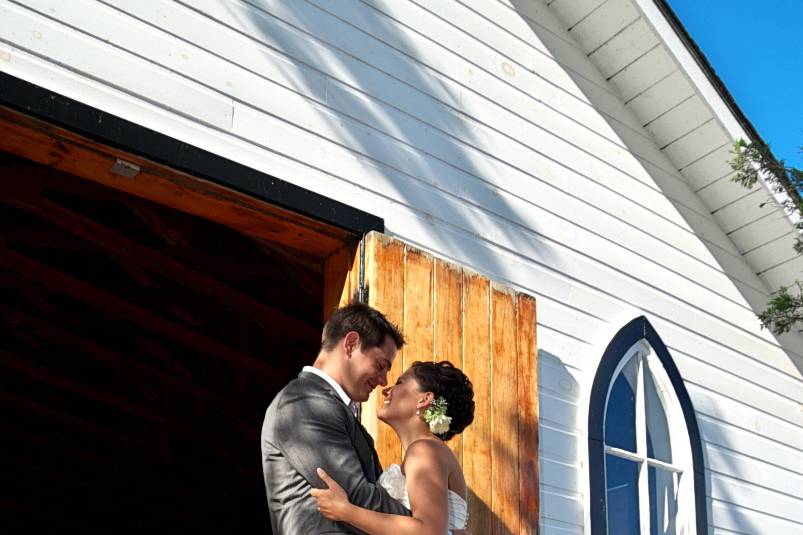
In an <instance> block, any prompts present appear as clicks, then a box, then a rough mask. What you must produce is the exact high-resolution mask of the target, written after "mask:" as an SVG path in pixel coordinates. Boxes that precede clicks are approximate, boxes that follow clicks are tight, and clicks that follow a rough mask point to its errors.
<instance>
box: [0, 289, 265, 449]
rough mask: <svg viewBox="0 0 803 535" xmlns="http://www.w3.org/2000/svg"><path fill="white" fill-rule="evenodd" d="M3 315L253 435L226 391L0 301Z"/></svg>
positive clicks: (119, 372)
mask: <svg viewBox="0 0 803 535" xmlns="http://www.w3.org/2000/svg"><path fill="white" fill-rule="evenodd" d="M2 318H5V319H6V320H7V321H9V322H12V323H13V324H14V325H15V326H17V327H19V328H20V330H24V331H26V332H29V333H31V334H33V335H35V336H39V337H41V338H44V339H46V340H50V341H51V342H52V343H53V344H54V345H56V346H57V347H65V348H72V349H74V350H76V351H77V352H78V354H80V355H85V356H87V357H88V358H91V359H93V360H94V361H96V362H99V363H101V364H103V365H105V366H108V367H109V368H111V369H113V370H114V371H115V372H117V373H118V374H120V375H122V376H125V377H129V378H135V379H137V380H139V381H142V382H143V383H150V384H153V383H158V384H159V385H161V386H162V387H169V388H171V389H174V390H176V391H179V392H181V393H183V394H185V395H189V396H191V397H194V398H198V399H200V400H201V401H203V402H204V403H206V404H209V405H211V406H213V407H214V408H216V409H217V410H219V411H221V412H223V413H225V414H226V415H227V417H228V418H229V419H230V421H231V423H232V424H234V425H236V426H237V427H239V429H240V431H241V432H242V433H243V434H244V435H246V436H251V435H253V434H254V433H255V432H256V430H257V428H256V426H255V425H254V423H253V422H249V421H247V420H244V419H243V417H242V413H243V409H242V407H241V406H240V405H238V404H236V403H234V402H233V401H231V399H230V398H229V397H226V396H225V395H222V394H218V393H216V392H213V391H211V390H209V389H208V388H205V387H203V386H201V385H199V384H197V383H194V382H192V381H190V380H187V379H186V378H181V377H177V376H175V375H173V374H171V373H168V372H165V371H162V370H160V369H159V368H156V367H154V366H151V365H149V364H145V363H143V362H140V361H138V360H136V359H133V358H131V357H128V356H126V355H123V354H122V353H118V352H116V351H113V350H111V349H109V348H107V347H105V346H103V345H101V344H98V343H97V342H94V341H92V340H89V339H87V338H83V337H81V336H78V335H76V334H74V333H70V332H68V331H66V330H64V329H61V328H59V327H55V326H53V325H50V324H48V323H47V322H45V321H43V320H40V319H37V318H35V317H33V316H31V315H29V314H26V313H25V312H21V311H19V310H14V309H12V308H10V307H7V306H4V305H2V304H0V319H2Z"/></svg>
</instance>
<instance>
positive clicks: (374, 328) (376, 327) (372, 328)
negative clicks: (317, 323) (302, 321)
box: [321, 302, 404, 351]
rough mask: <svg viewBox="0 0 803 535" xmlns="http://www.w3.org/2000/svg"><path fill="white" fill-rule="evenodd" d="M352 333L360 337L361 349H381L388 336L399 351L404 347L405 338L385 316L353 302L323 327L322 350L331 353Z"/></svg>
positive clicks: (336, 312)
mask: <svg viewBox="0 0 803 535" xmlns="http://www.w3.org/2000/svg"><path fill="white" fill-rule="evenodd" d="M350 331H355V332H356V333H357V334H359V335H360V349H370V348H372V347H379V346H381V345H382V344H383V343H384V342H385V337H386V336H390V338H391V339H392V340H393V341H394V342H395V343H396V348H397V349H401V348H402V346H403V345H404V336H403V335H402V333H401V332H400V331H399V329H398V327H396V326H395V325H393V324H392V323H391V322H390V321H388V319H387V318H386V317H385V316H384V314H382V313H381V312H380V311H378V310H377V309H375V308H373V307H370V306H368V305H366V304H364V303H357V302H352V303H349V304H348V305H346V306H344V307H341V308H338V309H337V310H335V311H334V312H333V313H332V315H331V317H330V318H329V321H327V322H326V325H324V326H323V335H322V336H321V349H322V350H324V351H331V350H332V349H334V348H335V346H336V345H337V343H338V342H339V341H340V340H342V339H343V337H344V336H346V334H347V333H349V332H350Z"/></svg>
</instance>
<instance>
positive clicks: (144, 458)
mask: <svg viewBox="0 0 803 535" xmlns="http://www.w3.org/2000/svg"><path fill="white" fill-rule="evenodd" d="M0 435H2V436H4V437H6V438H7V440H8V441H13V442H22V443H24V444H25V445H26V446H28V447H30V448H31V449H34V450H36V449H39V450H44V451H42V452H41V453H43V454H45V455H46V456H47V457H57V458H61V457H66V458H67V459H68V460H70V461H74V460H78V461H79V462H82V463H85V465H88V466H78V467H77V471H78V472H79V475H81V476H84V477H88V476H91V475H92V474H91V473H90V472H89V471H88V470H85V468H87V467H97V468H98V469H99V470H100V471H101V474H99V475H100V477H101V478H102V479H109V478H116V476H115V475H114V474H115V473H116V471H117V469H118V468H119V466H120V465H119V462H120V460H122V459H125V462H126V464H127V466H128V467H129V468H130V469H129V470H127V471H126V475H125V477H126V478H128V479H134V480H139V481H140V482H141V483H142V484H144V485H146V486H148V487H150V488H151V489H152V492H158V493H159V494H162V495H163V497H164V498H170V497H171V495H173V494H175V493H178V494H180V495H183V496H184V497H187V498H193V499H196V500H198V499H202V500H203V499H204V497H205V495H204V493H203V492H199V489H198V488H197V487H196V484H197V483H198V482H203V483H206V484H207V485H208V484H210V483H211V484H214V483H213V482H211V481H203V478H192V476H193V475H195V476H197V475H199V474H204V473H206V474H210V475H211V474H212V472H211V471H209V470H208V467H199V466H197V465H195V464H192V463H188V462H178V463H177V462H175V461H172V462H168V463H166V462H165V460H164V459H161V458H158V457H156V456H154V455H153V452H152V451H149V450H147V449H145V450H142V449H141V448H140V449H137V450H128V449H123V450H122V451H120V450H118V449H114V450H107V451H113V453H115V454H116V457H115V456H114V455H113V456H111V457H99V456H97V455H92V454H90V453H88V452H87V451H86V450H83V449H77V448H74V447H70V446H66V445H64V444H63V443H58V444H57V445H56V444H54V442H53V438H52V436H45V435H41V434H38V433H31V432H29V431H26V430H22V429H16V428H13V427H10V426H7V425H3V424H0ZM74 464H76V463H73V462H71V463H70V466H71V467H72V466H73V465H74ZM37 467H38V468H39V469H43V468H44V470H45V474H43V475H47V474H48V473H50V472H51V471H52V466H50V465H49V466H47V467H43V466H42V463H37ZM169 467H173V468H178V469H179V470H181V471H182V473H183V475H185V476H187V477H188V479H187V480H176V479H175V478H166V477H165V470H166V469H168V468H169ZM60 475H63V476H66V477H68V478H72V477H74V476H73V475H70V474H68V473H62V474H60ZM190 478H192V479H190ZM182 483H184V484H182ZM203 490H205V491H207V492H208V491H214V490H215V489H212V488H206V489H203ZM101 491H102V490H101ZM164 491H167V493H165V492H164ZM164 494H167V496H164ZM206 497H207V498H208V500H206V501H209V502H210V503H211V502H212V501H217V500H220V499H226V498H227V496H225V495H223V496H220V495H217V493H216V494H215V495H214V496H209V495H206ZM230 503H231V504H232V505H233V504H234V503H235V502H234V501H233V500H232V501H230Z"/></svg>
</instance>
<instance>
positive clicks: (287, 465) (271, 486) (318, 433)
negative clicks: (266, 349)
mask: <svg viewBox="0 0 803 535" xmlns="http://www.w3.org/2000/svg"><path fill="white" fill-rule="evenodd" d="M318 467H321V468H323V469H324V470H326V471H327V472H328V473H329V475H331V476H332V477H333V478H334V480H335V481H337V482H338V483H339V484H340V486H342V487H343V488H344V489H345V491H346V493H347V494H348V496H349V501H351V503H354V504H356V505H359V506H361V507H365V508H367V509H373V510H375V511H382V512H385V513H394V514H401V515H409V514H410V511H408V510H407V509H406V508H405V507H404V506H402V505H401V504H400V503H399V502H397V501H396V500H394V499H393V498H391V497H390V495H389V494H388V493H387V492H386V491H385V489H383V488H382V487H380V486H379V485H377V484H376V482H377V479H378V478H379V474H380V473H381V472H382V468H381V467H380V465H379V458H378V457H377V454H376V450H375V449H374V445H373V440H372V439H371V436H370V435H369V434H368V432H367V431H366V430H365V428H364V427H363V426H362V425H361V424H360V423H359V422H358V421H357V420H356V419H355V418H354V415H353V414H351V411H350V410H349V408H348V407H347V406H346V405H345V404H344V403H343V400H341V399H340V397H339V396H338V395H337V392H335V391H334V389H333V388H332V387H331V386H330V385H329V384H327V383H326V381H324V380H323V379H321V378H320V377H318V376H316V375H314V374H312V373H307V372H301V374H299V376H298V378H296V379H294V380H292V381H290V383H289V384H288V385H287V386H285V387H284V388H283V389H282V390H281V392H279V393H278V394H277V395H276V397H275V398H274V399H273V401H272V402H271V404H270V406H269V407H268V410H267V411H266V413H265V421H264V423H263V424H262V472H263V475H264V477H265V490H266V492H267V496H268V509H269V511H270V521H271V527H272V528H273V534H274V535H301V534H303V535H307V534H315V533H362V531H360V530H358V529H356V528H354V527H352V526H350V525H349V524H345V523H341V522H332V521H330V520H327V519H325V518H324V517H323V516H321V514H320V513H319V512H318V509H317V504H316V502H315V499H314V498H313V497H312V496H310V494H309V491H310V489H311V488H312V487H316V488H324V484H323V481H321V479H320V478H319V477H318V475H317V473H316V472H315V469H316V468H318Z"/></svg>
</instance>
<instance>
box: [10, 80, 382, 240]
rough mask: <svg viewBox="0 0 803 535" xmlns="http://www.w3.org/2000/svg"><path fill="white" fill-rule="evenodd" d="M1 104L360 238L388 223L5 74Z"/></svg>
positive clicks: (379, 230) (380, 230) (379, 229)
mask: <svg viewBox="0 0 803 535" xmlns="http://www.w3.org/2000/svg"><path fill="white" fill-rule="evenodd" d="M0 105H3V106H6V107H8V108H11V109H13V110H16V111H19V112H22V113H25V114H27V115H30V116H32V117H35V118H37V119H41V120H43V121H46V122H48V123H50V124H53V125H55V126H59V127H62V128H65V129H67V130H70V131H72V132H75V133H76V134H80V135H82V136H85V137H88V138H90V139H92V140H94V141H98V142H100V143H103V144H105V145H109V146H111V147H114V148H118V149H122V150H125V151H127V152H131V153H133V154H136V155H138V156H142V157H144V158H147V159H149V160H153V161H155V162H157V163H160V164H164V165H167V166H169V167H172V168H174V169H177V170H179V171H183V172H185V173H188V174H191V175H193V176H196V177H199V178H202V179H204V180H208V181H210V182H215V183H217V184H220V185H223V186H226V187H229V188H232V189H234V190H237V191H239V192H241V193H245V194H247V195H251V196H253V197H255V198H258V199H260V200H263V201H266V202H269V203H271V204H275V205H277V206H280V207H282V208H285V209H288V210H290V211H293V212H296V213H299V214H302V215H305V216H308V217H311V218H314V219H317V220H319V221H322V222H325V223H328V224H331V225H334V226H336V227H339V228H341V229H344V230H347V231H350V232H354V233H355V234H357V235H362V234H366V233H368V232H371V231H374V230H375V231H378V232H384V230H385V223H384V220H383V219H382V218H380V217H377V216H375V215H372V214H369V213H367V212H363V211H361V210H357V209H356V208H353V207H351V206H348V205H346V204H343V203H340V202H338V201H335V200H332V199H330V198H328V197H325V196H323V195H320V194H318V193H315V192H312V191H309V190H307V189H304V188H301V187H299V186H296V185H294V184H290V183H289V182H285V181H283V180H280V179H278V178H276V177H273V176H271V175H268V174H266V173H262V172H260V171H257V170H255V169H252V168H250V167H247V166H245V165H242V164H239V163H237V162H234V161H231V160H228V159H226V158H223V157H222V156H218V155H216V154H213V153H211V152H209V151H205V150H202V149H199V148H198V147H194V146H192V145H189V144H187V143H184V142H182V141H179V140H177V139H174V138H171V137H169V136H167V135H165V134H162V133H159V132H156V131H154V130H150V129H148V128H145V127H143V126H140V125H138V124H135V123H132V122H131V121H127V120H125V119H122V118H120V117H116V116H114V115H111V114H109V113H106V112H103V111H101V110H98V109H97V108H93V107H91V106H89V105H87V104H84V103H81V102H78V101H76V100H73V99H70V98H67V97H65V96H62V95H59V94H57V93H54V92H52V91H49V90H47V89H45V88H42V87H39V86H37V85H35V84H32V83H30V82H26V81H25V80H21V79H19V78H16V77H14V76H11V75H9V74H7V73H3V72H0Z"/></svg>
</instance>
